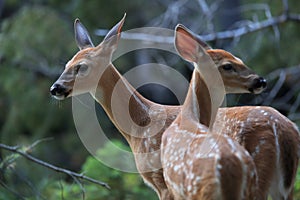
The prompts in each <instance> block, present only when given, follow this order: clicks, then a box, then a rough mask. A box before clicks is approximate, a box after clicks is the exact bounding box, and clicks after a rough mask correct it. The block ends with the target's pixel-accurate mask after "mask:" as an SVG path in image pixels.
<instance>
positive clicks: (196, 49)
mask: <svg viewBox="0 0 300 200" xmlns="http://www.w3.org/2000/svg"><path fill="white" fill-rule="evenodd" d="M175 47H176V49H177V51H178V53H179V54H180V55H181V56H182V57H183V58H184V59H185V60H187V61H189V62H192V63H195V64H196V65H197V66H198V68H199V69H203V67H204V66H201V65H203V63H201V59H200V57H201V56H202V55H203V49H204V50H205V51H206V53H207V54H208V55H209V56H210V58H211V59H212V61H213V62H214V66H215V67H217V69H218V71H219V73H220V74H221V77H222V79H223V82H224V86H225V89H226V93H254V94H258V93H261V92H262V91H263V90H264V89H265V88H266V80H265V79H264V78H262V77H260V76H258V75H257V74H256V73H254V72H253V71H252V70H251V69H249V68H248V67H247V66H246V65H245V64H244V63H243V61H242V60H241V59H239V58H237V57H235V56H234V55H232V54H231V53H229V52H227V51H225V50H222V49H212V48H211V47H210V46H209V45H207V44H206V43H205V42H204V41H202V40H201V39H200V38H199V37H198V36H197V35H196V34H194V33H193V32H191V31H190V30H188V29H187V28H186V27H184V26H183V25H180V24H179V25H177V26H176V30H175ZM200 71H201V70H200Z"/></svg>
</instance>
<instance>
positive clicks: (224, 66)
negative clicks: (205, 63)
mask: <svg viewBox="0 0 300 200" xmlns="http://www.w3.org/2000/svg"><path fill="white" fill-rule="evenodd" d="M222 68H223V69H224V70H225V71H232V70H233V71H235V70H234V68H233V66H232V65H231V64H225V65H222Z"/></svg>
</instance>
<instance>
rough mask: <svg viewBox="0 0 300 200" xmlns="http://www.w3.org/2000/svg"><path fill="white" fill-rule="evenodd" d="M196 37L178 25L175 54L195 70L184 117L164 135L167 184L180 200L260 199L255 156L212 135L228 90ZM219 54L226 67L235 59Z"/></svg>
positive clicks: (223, 137) (239, 88) (239, 89)
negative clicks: (218, 111) (191, 64)
mask: <svg viewBox="0 0 300 200" xmlns="http://www.w3.org/2000/svg"><path fill="white" fill-rule="evenodd" d="M194 38H195V37H194V34H192V32H191V31H190V30H188V29H187V28H186V27H184V26H183V25H181V24H179V25H177V26H176V29H175V47H176V50H177V52H178V54H179V55H180V56H181V57H182V58H184V59H185V60H187V61H189V62H192V63H193V64H194V67H195V70H194V72H193V75H192V79H191V81H190V86H189V89H188V92H187V96H186V98H185V101H184V103H183V105H182V108H181V111H180V113H179V114H178V115H177V117H176V119H175V120H174V121H173V123H172V124H171V125H170V126H169V128H167V129H166V130H165V132H164V133H163V135H162V143H161V162H162V167H163V169H164V170H163V172H164V178H165V181H166V184H167V186H168V188H169V191H170V192H171V193H172V195H173V197H174V199H175V200H183V199H184V200H197V199H199V200H200V199H206V200H219V199H222V200H239V199H249V200H250V199H251V200H252V199H256V198H258V199H260V198H259V197H256V195H257V192H256V186H257V179H256V178H257V177H256V169H255V165H254V162H253V159H252V157H251V156H250V154H249V153H248V152H247V151H246V150H245V149H244V148H243V147H242V146H241V145H239V143H238V142H236V141H234V140H233V139H232V138H230V137H229V136H227V135H224V134H222V133H218V132H213V131H212V130H211V127H212V126H213V123H214V120H215V116H216V114H217V110H218V108H219V106H220V105H221V104H222V102H223V99H224V97H225V95H226V93H227V92H229V91H225V87H224V85H223V84H224V83H223V80H222V77H221V76H220V75H219V71H218V69H217V67H216V64H215V63H216V58H215V57H213V56H211V55H209V51H207V52H206V50H205V49H204V48H203V46H202V45H203V44H202V43H199V42H198V41H197V40H195V39H194ZM201 44H202V45H201ZM205 47H206V46H205ZM214 53H215V52H214ZM218 53H219V54H221V55H222V58H223V60H222V61H220V62H221V65H226V63H227V64H228V61H227V60H232V58H233V56H232V55H231V54H229V53H227V52H225V51H223V50H222V51H219V52H218ZM213 59H215V60H213ZM236 64H238V62H237V63H236ZM228 85H229V84H228ZM242 86H243V85H242V84H239V85H235V86H234V87H230V92H235V91H237V92H240V93H242V92H245V91H243V90H245V88H244V87H242ZM263 88H264V86H263V85H262V87H259V88H255V90H256V91H257V92H260V90H262V89H263ZM246 92H247V90H246ZM201 110H204V112H203V111H201ZM201 121H203V122H204V123H205V124H202V123H201Z"/></svg>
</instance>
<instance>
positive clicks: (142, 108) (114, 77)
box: [92, 64, 151, 140]
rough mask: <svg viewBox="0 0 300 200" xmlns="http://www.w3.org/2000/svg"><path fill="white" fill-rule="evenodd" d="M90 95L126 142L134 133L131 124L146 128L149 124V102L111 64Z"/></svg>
mask: <svg viewBox="0 0 300 200" xmlns="http://www.w3.org/2000/svg"><path fill="white" fill-rule="evenodd" d="M92 95H93V97H94V98H95V100H96V101H97V102H98V103H99V104H100V105H101V106H102V107H103V109H104V110H105V112H106V113H107V115H108V116H109V118H110V120H111V121H112V122H113V123H114V125H115V126H116V127H117V128H118V129H119V131H120V132H121V133H122V134H123V136H124V137H125V138H126V139H127V140H130V139H131V134H130V133H131V132H134V130H132V129H134V127H135V126H133V124H136V125H137V126H146V125H147V124H148V123H150V118H149V114H148V112H149V109H150V106H151V105H150V101H149V100H147V99H145V98H144V97H143V96H142V95H140V94H139V93H138V92H137V91H136V89H135V88H133V87H132V86H131V85H130V83H129V82H128V81H127V80H126V79H125V78H124V77H123V76H122V75H121V74H120V73H119V72H118V71H117V69H116V68H115V67H114V66H113V64H110V65H109V66H108V67H107V68H106V69H105V71H104V72H103V74H102V75H101V78H100V80H99V82H98V86H97V88H96V91H94V93H93V94H92ZM128 119H130V120H129V121H124V120H128Z"/></svg>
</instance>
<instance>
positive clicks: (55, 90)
mask: <svg viewBox="0 0 300 200" xmlns="http://www.w3.org/2000/svg"><path fill="white" fill-rule="evenodd" d="M65 91H66V88H65V87H64V86H62V85H60V84H57V83H55V84H54V85H52V86H51V88H50V93H51V95H53V96H56V95H58V96H59V95H62V94H64V92H65Z"/></svg>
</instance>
